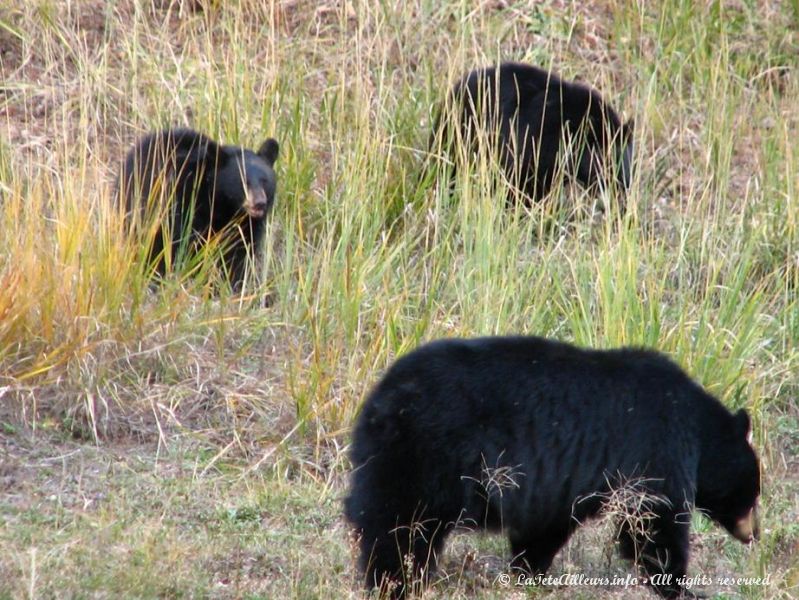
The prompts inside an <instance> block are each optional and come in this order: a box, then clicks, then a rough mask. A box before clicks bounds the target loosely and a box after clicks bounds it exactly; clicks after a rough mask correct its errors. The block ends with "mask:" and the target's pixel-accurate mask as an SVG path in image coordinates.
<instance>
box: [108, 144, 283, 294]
mask: <svg viewBox="0 0 799 600" xmlns="http://www.w3.org/2000/svg"><path fill="white" fill-rule="evenodd" d="M278 152H279V146H278V143H277V141H275V140H274V139H272V138H268V139H267V140H266V141H264V142H263V144H261V147H260V148H259V149H258V151H257V152H253V151H252V150H248V149H246V148H241V147H239V146H225V145H222V144H219V143H217V142H215V141H214V140H212V139H210V138H209V137H207V136H205V135H203V134H202V133H199V132H197V131H194V130H192V129H168V130H165V131H160V132H157V133H152V134H150V135H147V136H146V137H144V138H142V139H141V140H140V141H139V142H138V143H137V144H136V145H135V146H134V147H133V148H132V149H131V150H130V152H128V154H127V157H126V159H125V162H124V165H123V167H122V172H121V173H120V176H119V180H118V186H119V191H120V194H121V196H122V198H124V201H125V204H126V210H127V213H128V218H129V219H130V220H131V222H132V224H133V225H135V226H138V227H142V226H143V227H154V228H155V231H154V235H153V236H152V246H151V248H150V251H149V256H150V260H152V261H155V262H156V265H155V269H156V271H157V272H158V274H159V275H161V276H163V275H164V274H165V273H166V272H167V271H168V270H170V268H173V267H174V265H175V264H176V263H179V262H180V261H181V260H182V259H183V260H185V259H189V260H190V259H191V257H192V256H194V255H195V254H196V252H197V251H198V250H199V249H200V248H201V247H202V246H203V245H204V244H206V243H208V242H209V241H210V240H211V239H214V238H216V239H218V241H219V242H220V244H221V245H222V252H223V256H224V267H225V270H226V274H227V276H228V277H229V280H230V282H231V283H232V284H233V285H234V287H238V286H239V285H240V284H241V283H242V282H243V280H244V278H245V273H246V272H247V269H248V265H250V266H251V265H254V264H255V262H256V261H253V260H252V259H253V258H254V257H255V256H256V251H257V249H258V248H259V246H260V244H261V242H262V239H263V236H264V229H265V225H266V217H267V215H268V213H269V211H270V209H271V208H272V206H273V204H274V202H275V192H276V187H277V178H276V175H275V171H274V164H275V161H276V160H277V157H278ZM220 235H221V236H222V237H221V238H217V236H220Z"/></svg>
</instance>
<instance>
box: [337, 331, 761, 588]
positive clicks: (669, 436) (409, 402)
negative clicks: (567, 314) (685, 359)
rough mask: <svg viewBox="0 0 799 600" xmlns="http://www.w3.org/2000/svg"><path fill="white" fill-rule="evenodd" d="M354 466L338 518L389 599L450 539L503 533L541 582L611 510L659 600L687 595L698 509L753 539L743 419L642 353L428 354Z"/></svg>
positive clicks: (368, 424) (550, 347)
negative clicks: (456, 534) (567, 547)
mask: <svg viewBox="0 0 799 600" xmlns="http://www.w3.org/2000/svg"><path fill="white" fill-rule="evenodd" d="M350 458H351V461H352V466H353V471H352V476H351V488H350V492H349V496H348V497H347V499H346V500H345V515H346V517H347V519H348V521H349V522H350V523H351V524H352V525H353V527H354V529H355V531H356V532H357V534H358V535H359V545H360V546H359V549H360V557H359V567H360V570H361V573H362V574H363V577H364V582H365V584H366V587H367V588H373V587H375V588H378V589H379V590H380V592H381V596H388V597H392V598H403V597H405V596H406V595H408V594H411V593H416V592H421V591H422V590H423V589H424V586H425V584H426V582H428V581H429V580H430V578H431V576H432V575H433V574H434V573H435V571H436V561H437V558H438V557H439V556H440V554H441V551H442V549H443V547H444V541H445V540H446V538H447V536H448V534H449V533H451V532H452V531H453V530H456V529H457V530H464V529H466V530H475V529H477V530H493V531H501V532H503V533H504V534H505V535H507V536H508V538H509V540H510V546H511V550H512V554H513V556H512V561H511V563H510V565H511V569H512V570H514V571H518V572H519V573H520V574H521V575H523V576H526V575H531V576H536V575H540V574H544V573H546V572H547V570H548V569H549V567H550V565H551V564H552V561H553V559H554V558H555V555H556V554H557V552H558V550H560V548H561V547H562V546H563V545H564V544H565V543H566V542H567V540H568V539H569V537H570V536H571V534H572V533H573V532H574V531H575V530H576V529H577V527H579V525H580V524H581V523H583V522H585V521H586V520H589V519H591V518H592V517H595V516H598V515H601V514H609V515H610V518H612V519H614V520H615V522H616V541H617V544H618V548H619V551H620V554H621V556H622V557H623V558H625V559H628V560H631V561H633V562H634V563H635V564H636V566H637V568H638V569H639V571H640V572H641V574H642V581H646V583H647V584H648V585H649V586H650V587H651V588H652V589H654V591H655V592H657V593H658V594H660V595H661V596H663V597H665V598H675V597H678V596H680V595H681V594H684V593H688V592H687V590H686V589H685V587H684V585H682V583H683V582H684V580H682V579H681V578H683V577H684V576H685V574H686V569H687V565H688V557H689V529H690V523H691V511H692V510H694V509H698V510H700V511H702V512H703V513H704V514H705V515H707V516H708V517H709V518H710V519H712V520H713V521H715V522H716V523H718V524H719V525H721V526H722V527H724V528H725V529H726V530H727V531H728V532H730V533H731V534H732V535H733V536H735V537H736V538H737V539H739V540H741V541H742V542H744V543H749V542H751V541H753V540H754V539H756V538H757V537H758V525H757V515H756V506H757V499H758V496H759V494H760V466H759V461H758V458H757V456H756V454H755V451H754V450H753V448H752V446H751V444H750V421H749V416H748V414H747V413H746V411H745V410H739V411H738V412H737V413H734V414H733V413H731V412H730V411H729V410H728V409H727V408H725V407H724V406H723V405H722V404H721V402H719V401H718V400H717V399H716V398H714V397H713V396H711V395H709V394H708V393H707V392H705V391H704V390H703V389H702V387H700V386H699V385H698V384H696V383H695V382H693V381H692V380H691V379H690V378H689V377H688V376H687V375H686V374H685V373H684V372H683V371H682V370H681V369H680V368H679V367H678V366H677V365H675V364H674V363H673V362H671V361H670V360H669V359H667V358H666V357H664V356H662V355H660V354H658V353H656V352H652V351H648V350H639V349H625V348H623V349H617V350H605V351H601V350H589V349H580V348H576V347H574V346H571V345H568V344H565V343H561V342H556V341H552V340H546V339H541V338H535V337H493V338H478V339H471V340H459V339H449V340H440V341H436V342H432V343H429V344H426V345H423V346H421V347H419V348H418V349H416V350H414V351H412V352H411V353H409V354H407V355H405V356H403V357H402V358H400V359H399V360H397V361H396V362H395V363H394V365H393V366H391V367H390V368H389V369H388V371H387V372H386V374H385V376H384V377H383V378H382V380H381V381H380V382H379V383H378V384H377V386H376V387H375V388H374V389H373V390H372V392H371V394H370V395H369V397H368V398H367V400H366V402H365V404H364V406H363V408H362V410H361V413H360V415H359V417H358V419H357V422H356V424H355V428H354V431H353V438H352V447H351V450H350ZM624 494H628V495H627V496H626V499H625V495H624ZM620 499H621V500H620ZM553 575H554V576H556V577H557V576H558V575H559V574H557V573H553ZM442 585H445V584H442Z"/></svg>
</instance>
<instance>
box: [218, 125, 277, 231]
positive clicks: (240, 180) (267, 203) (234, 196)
mask: <svg viewBox="0 0 799 600" xmlns="http://www.w3.org/2000/svg"><path fill="white" fill-rule="evenodd" d="M279 151H280V147H279V146H278V143H277V141H275V140H274V139H272V138H268V139H267V140H266V141H265V142H264V143H263V144H261V147H260V148H259V149H258V152H253V151H252V150H247V149H246V148H238V147H235V146H224V147H222V149H221V151H220V153H219V156H218V157H217V166H216V170H215V181H214V190H215V195H216V198H217V199H218V200H221V202H222V203H224V204H225V205H227V206H236V207H237V208H241V209H243V210H244V212H246V214H247V215H248V216H249V217H250V218H251V219H255V220H260V219H263V218H264V217H266V215H267V214H268V213H269V211H270V210H271V208H272V206H273V205H274V203H275V193H276V188H277V178H276V176H275V171H274V164H275V161H276V160H277V157H278V153H279ZM212 172H213V171H212Z"/></svg>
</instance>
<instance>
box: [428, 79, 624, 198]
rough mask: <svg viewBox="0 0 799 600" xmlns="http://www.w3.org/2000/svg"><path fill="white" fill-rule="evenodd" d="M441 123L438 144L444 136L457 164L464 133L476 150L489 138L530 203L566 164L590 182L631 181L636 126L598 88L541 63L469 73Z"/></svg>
mask: <svg viewBox="0 0 799 600" xmlns="http://www.w3.org/2000/svg"><path fill="white" fill-rule="evenodd" d="M442 121H443V123H442ZM435 129H436V130H435V131H434V132H433V146H434V147H433V148H432V150H433V151H434V152H435V151H438V148H437V147H436V145H437V140H439V139H440V140H441V141H442V143H443V145H444V149H445V150H447V149H448V150H449V153H450V155H451V156H450V158H451V159H452V160H453V164H455V165H456V166H457V165H458V163H459V160H458V153H457V152H456V150H455V148H456V147H457V146H456V142H457V141H458V140H459V139H460V140H463V142H464V143H465V144H466V150H467V152H468V153H469V154H471V153H473V152H475V151H476V150H477V148H478V147H480V146H481V145H482V144H485V145H486V147H488V148H489V150H490V155H491V156H492V157H493V158H494V159H495V160H498V161H499V164H500V165H501V167H502V169H503V170H504V172H505V176H506V177H507V179H508V181H509V183H510V184H511V186H512V188H511V189H512V193H513V195H517V194H516V193H515V192H514V190H515V191H517V192H520V193H521V197H522V198H523V199H524V201H525V203H527V204H529V203H530V201H531V200H539V199H541V198H542V197H543V196H545V195H546V194H547V193H548V192H549V191H550V189H551V188H552V184H553V182H554V180H555V176H556V174H557V172H558V169H559V168H560V167H561V165H562V167H563V168H564V169H565V172H566V174H567V175H569V176H570V177H571V178H574V179H576V180H577V181H579V182H580V183H581V184H582V185H584V186H586V187H587V188H597V187H605V188H607V187H609V186H612V185H615V186H616V187H617V188H619V189H621V190H626V189H627V188H628V187H629V185H630V178H631V167H632V165H631V161H632V126H631V125H630V124H622V122H621V119H619V116H618V115H617V114H616V112H615V111H614V110H613V108H612V107H611V106H610V105H609V104H608V103H607V102H605V101H604V100H603V99H602V97H601V96H600V95H599V93H598V92H597V91H596V90H594V89H592V88H590V87H588V86H586V85H582V84H580V83H576V82H570V81H564V80H563V79H561V78H560V77H558V76H557V75H556V74H555V73H553V72H551V71H546V70H544V69H541V68H539V67H535V66H532V65H527V64H520V63H503V64H501V65H499V66H497V67H488V68H484V69H476V70H474V71H472V72H470V73H468V74H467V75H466V76H465V77H463V79H462V80H461V81H459V82H458V83H457V84H456V85H455V86H454V88H453V89H452V91H451V93H450V95H449V98H448V99H447V102H446V104H445V106H444V109H443V111H442V113H441V114H440V115H439V118H438V121H437V124H436V128H435ZM454 129H456V130H457V131H458V133H457V134H456V133H454ZM439 136H440V137H439ZM479 140H482V143H481V142H480V141H479Z"/></svg>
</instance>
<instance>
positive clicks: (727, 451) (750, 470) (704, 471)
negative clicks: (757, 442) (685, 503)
mask: <svg viewBox="0 0 799 600" xmlns="http://www.w3.org/2000/svg"><path fill="white" fill-rule="evenodd" d="M729 419H731V421H730V422H729V425H728V426H727V427H725V428H723V429H721V428H718V427H716V428H712V429H710V430H705V432H704V433H703V440H704V441H703V444H702V450H701V452H702V454H701V456H700V460H699V473H698V482H697V492H696V506H697V508H699V509H700V510H702V511H703V512H704V513H705V514H706V515H707V516H708V517H710V518H711V519H713V520H714V521H716V522H717V523H718V524H719V525H721V526H722V527H724V528H725V529H726V530H727V531H729V532H730V533H731V534H732V535H733V536H734V537H735V538H737V539H739V540H740V541H742V542H744V543H748V542H751V541H753V540H756V539H757V538H758V537H759V533H760V532H759V529H758V520H757V499H758V496H760V464H759V461H758V458H757V455H756V454H755V451H754V449H753V448H752V444H751V439H752V437H751V423H750V420H749V415H748V414H747V412H746V411H745V410H744V409H741V410H739V411H738V412H737V413H735V415H729Z"/></svg>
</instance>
